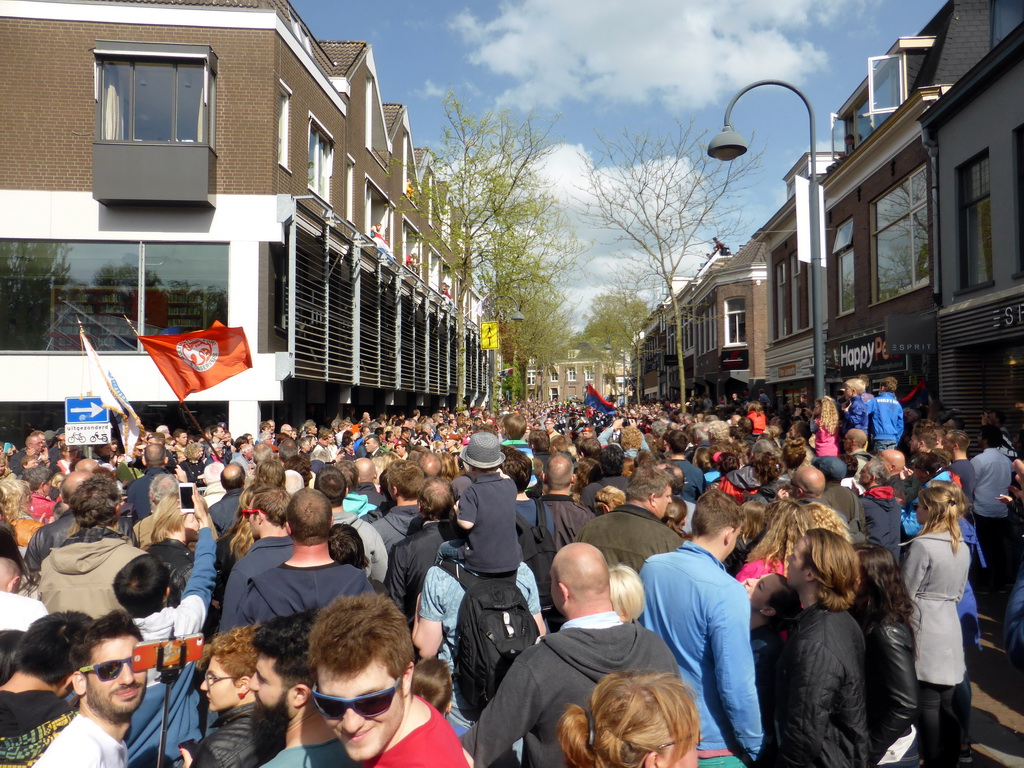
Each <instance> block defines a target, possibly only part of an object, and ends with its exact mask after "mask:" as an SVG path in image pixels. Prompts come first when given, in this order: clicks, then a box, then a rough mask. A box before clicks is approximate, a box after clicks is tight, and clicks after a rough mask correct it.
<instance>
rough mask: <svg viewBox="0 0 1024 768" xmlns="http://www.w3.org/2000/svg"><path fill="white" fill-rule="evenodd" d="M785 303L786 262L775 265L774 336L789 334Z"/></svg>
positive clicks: (786, 305) (779, 336)
mask: <svg viewBox="0 0 1024 768" xmlns="http://www.w3.org/2000/svg"><path fill="white" fill-rule="evenodd" d="M787 308H788V304H787V303H786V262H785V261H780V262H779V263H778V264H776V265H775V338H777V339H778V338H781V337H783V336H788V335H789V312H788V311H787Z"/></svg>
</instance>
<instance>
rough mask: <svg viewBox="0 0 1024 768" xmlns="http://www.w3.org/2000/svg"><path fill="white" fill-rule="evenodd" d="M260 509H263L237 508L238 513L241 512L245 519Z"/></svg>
mask: <svg viewBox="0 0 1024 768" xmlns="http://www.w3.org/2000/svg"><path fill="white" fill-rule="evenodd" d="M262 511H263V510H262V509H242V510H239V514H241V515H242V517H244V518H245V519H246V520H248V519H249V518H250V517H253V516H254V515H258V514H259V513H260V512H262Z"/></svg>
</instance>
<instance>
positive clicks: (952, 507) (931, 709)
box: [903, 480, 971, 765]
mask: <svg viewBox="0 0 1024 768" xmlns="http://www.w3.org/2000/svg"><path fill="white" fill-rule="evenodd" d="M966 511H967V500H966V499H965V498H964V494H963V491H961V490H960V488H958V487H957V486H956V485H954V484H953V483H947V482H944V481H941V480H933V481H932V482H931V484H930V485H929V486H928V487H927V488H922V489H921V493H920V494H919V495H918V497H917V520H918V522H919V523H921V526H922V528H921V532H920V533H919V534H917V536H915V537H914V538H913V539H912V540H911V542H910V546H909V547H908V548H907V556H906V559H905V560H904V561H903V581H904V582H905V583H906V585H907V591H908V592H909V593H910V597H911V598H912V599H913V600H914V603H915V605H916V606H917V611H915V613H914V615H913V617H912V618H911V624H912V626H913V628H914V636H915V637H916V638H917V679H918V682H919V684H920V689H921V711H920V716H919V720H918V732H919V734H920V746H921V757H922V758H923V760H924V764H925V765H956V763H957V759H958V755H959V752H960V723H959V721H958V720H957V718H956V716H955V715H954V713H953V688H954V687H955V686H956V685H957V684H958V683H960V681H961V680H963V677H964V670H965V666H964V645H963V636H962V634H961V630H960V620H959V618H958V617H957V610H956V606H957V603H959V602H960V599H961V598H962V597H963V595H964V589H965V588H966V586H967V572H968V570H969V569H970V566H971V556H970V553H969V552H968V549H967V546H966V544H964V542H963V541H962V537H961V535H960V518H961V517H963V515H964V513H965V512H966Z"/></svg>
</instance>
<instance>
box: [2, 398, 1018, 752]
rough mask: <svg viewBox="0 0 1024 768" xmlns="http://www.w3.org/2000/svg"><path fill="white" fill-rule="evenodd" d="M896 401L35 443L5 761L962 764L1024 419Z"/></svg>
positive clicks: (1010, 612)
mask: <svg viewBox="0 0 1024 768" xmlns="http://www.w3.org/2000/svg"><path fill="white" fill-rule="evenodd" d="M869 385H870V382H869V381H868V380H867V379H866V378H864V379H862V378H854V379H851V380H849V381H847V382H845V385H844V387H843V394H842V396H841V398H839V399H838V400H836V399H832V398H829V397H823V398H821V399H820V400H818V401H817V402H816V403H814V405H813V407H808V406H804V405H787V406H785V407H776V406H775V404H773V403H772V402H771V401H770V400H769V399H768V397H767V396H766V395H765V394H764V392H763V391H762V392H760V393H759V394H758V395H757V396H751V397H747V398H735V399H734V401H733V402H729V403H722V404H720V405H718V406H714V405H713V404H712V403H710V401H707V402H700V401H698V402H696V403H695V405H696V406H697V407H696V408H695V409H689V408H688V409H681V408H679V407H678V406H677V405H676V406H674V405H673V404H668V403H649V404H644V405H636V406H623V407H621V408H619V409H618V411H617V412H616V413H614V414H610V413H601V412H595V411H593V410H592V409H590V408H587V407H585V406H582V405H579V404H559V403H536V402H527V403H519V404H516V405H512V406H510V407H509V408H508V410H506V411H504V412H503V413H501V414H491V413H489V412H487V411H483V410H481V411H461V412H458V413H450V412H448V411H438V412H436V413H432V414H421V413H419V412H418V411H413V412H412V413H411V414H408V415H406V414H400V415H397V416H386V415H380V416H378V417H377V418H376V419H373V418H371V416H370V414H368V413H364V414H362V418H349V419H342V418H338V419H335V420H334V421H333V422H332V423H331V424H330V425H318V424H317V423H315V422H313V421H307V422H306V423H304V424H302V425H301V426H300V427H299V428H294V427H292V426H291V425H288V424H282V425H281V427H280V429H278V428H277V425H276V424H275V423H274V422H273V421H265V422H263V423H262V424H260V425H259V429H258V431H257V432H256V433H255V434H245V435H242V436H240V437H238V438H237V439H232V436H231V434H230V433H229V432H228V429H227V425H225V424H214V425H211V426H209V427H207V428H206V429H204V430H203V434H196V433H190V432H189V431H187V430H184V429H177V430H174V431H171V430H169V429H167V428H166V427H158V428H157V429H156V430H154V431H152V432H149V431H144V432H143V433H142V437H141V439H140V441H139V443H138V445H137V446H136V447H135V448H134V450H133V451H132V453H131V455H124V454H122V453H120V452H119V451H118V447H117V445H116V444H115V445H104V446H100V447H98V448H97V449H94V450H91V451H90V452H89V453H90V455H89V456H88V457H84V456H83V455H82V452H81V451H80V450H79V449H76V448H75V447H73V446H68V445H67V444H66V443H65V441H64V439H63V438H64V436H63V434H62V433H61V432H56V433H48V432H42V431H33V432H32V433H31V434H29V435H28V436H27V438H26V439H25V445H24V448H23V449H22V450H15V447H14V446H11V447H10V450H7V451H5V452H4V454H3V455H2V456H0V509H2V513H3V522H2V523H0V765H5V766H6V765H14V766H31V765H38V766H42V767H43V768H51V767H52V766H62V767H63V766H71V765H73V766H82V768H93V767H95V768H115V767H117V768H121V767H123V766H129V767H130V768H150V767H151V766H157V765H166V766H172V765H174V766H186V768H189V767H191V768H211V767H212V768H256V767H257V766H271V767H272V768H293V767H297V766H305V767H306V768H320V767H321V766H324V767H326V766H347V765H358V764H361V765H369V766H381V767H384V766H402V767H403V768H406V767H414V766H438V767H440V766H444V767H445V768H448V767H457V766H460V765H467V766H469V765H475V766H520V765H521V766H533V767H534V768H539V767H541V766H544V767H545V768H547V767H549V766H558V765H566V766H570V768H619V767H621V766H628V767H630V768H633V767H635V766H645V768H651V766H690V767H692V766H696V765H698V764H700V765H701V766H706V767H708V768H710V767H715V768H717V767H718V766H723V767H725V768H731V767H738V766H741V765H747V766H750V765H758V766H786V767H788V766H798V765H799V766H804V765H815V766H829V767H830V768H834V767H837V766H850V767H851V768H862V767H863V766H875V765H886V766H897V767H903V766H917V765H924V766H926V767H927V768H933V766H934V767H945V766H956V765H957V764H958V763H959V762H961V761H962V760H969V759H970V756H971V740H970V735H969V734H970V709H971V702H970V699H971V687H970V680H969V676H968V670H967V667H966V663H965V654H964V649H965V647H968V646H970V645H971V644H975V643H978V642H979V639H980V632H979V627H978V618H977V607H976V603H975V597H974V594H975V593H976V592H991V593H1003V592H1009V591H1010V590H1011V589H1012V590H1013V594H1012V595H1010V596H1009V598H1008V601H1009V602H1008V606H1007V615H1006V622H1005V629H1006V643H1007V652H1008V654H1009V655H1010V657H1011V660H1012V661H1013V662H1014V663H1015V664H1016V665H1017V666H1018V667H1021V668H1024V579H1022V578H1021V577H1020V576H1018V569H1019V568H1020V560H1021V544H1022V539H1021V533H1022V530H1024V504H1022V498H1024V491H1022V489H1024V461H1022V460H1021V459H1020V458H1018V453H1020V452H1021V451H1022V445H1021V439H1022V436H1024V432H1022V434H1018V435H1017V437H1016V439H1012V438H1011V436H1010V435H1009V434H1008V433H1007V431H1006V429H1005V428H1004V427H1003V422H1004V421H1005V416H1004V415H1003V414H1001V413H999V412H997V411H993V412H987V413H986V414H985V416H984V418H983V424H982V425H981V427H980V430H979V429H973V428H970V429H969V428H968V425H966V424H965V423H963V422H962V421H961V420H959V418H958V417H957V415H956V414H955V412H953V413H951V412H949V411H945V412H942V413H939V409H937V408H934V407H933V408H932V409H931V411H927V410H925V409H915V408H907V407H904V406H903V404H901V403H900V402H899V401H898V400H897V399H896V397H895V394H896V390H897V382H896V381H895V380H894V379H890V378H886V379H883V380H882V381H881V382H880V391H879V392H878V394H877V395H875V396H872V394H871V393H870V391H869V388H870V387H869ZM1021 455H1022V456H1024V454H1021ZM1015 579H1016V581H1015Z"/></svg>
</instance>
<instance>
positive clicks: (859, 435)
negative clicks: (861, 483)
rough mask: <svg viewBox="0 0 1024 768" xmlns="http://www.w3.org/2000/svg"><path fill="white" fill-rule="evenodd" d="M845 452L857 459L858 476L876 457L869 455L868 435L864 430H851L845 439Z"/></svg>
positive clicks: (847, 432)
mask: <svg viewBox="0 0 1024 768" xmlns="http://www.w3.org/2000/svg"><path fill="white" fill-rule="evenodd" d="M843 452H844V453H847V454H849V455H850V456H853V457H854V458H855V459H857V474H858V475H859V474H860V471H861V470H862V469H864V465H865V464H867V463H868V462H869V461H871V460H872V459H873V458H875V457H874V456H872V455H871V454H870V453H868V433H867V432H865V431H864V430H863V429H849V430H847V431H846V435H845V436H844V437H843Z"/></svg>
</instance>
